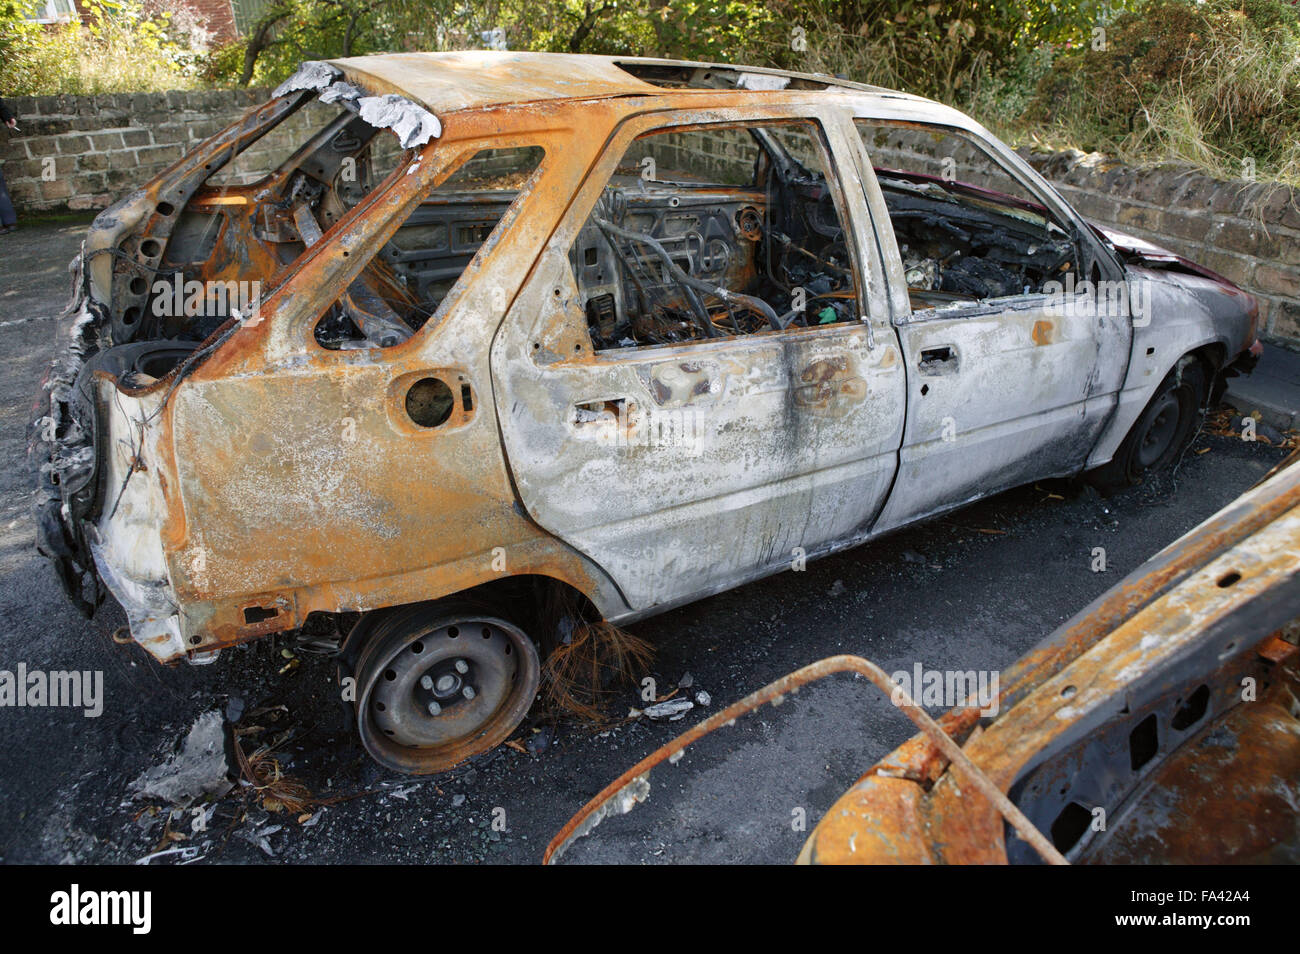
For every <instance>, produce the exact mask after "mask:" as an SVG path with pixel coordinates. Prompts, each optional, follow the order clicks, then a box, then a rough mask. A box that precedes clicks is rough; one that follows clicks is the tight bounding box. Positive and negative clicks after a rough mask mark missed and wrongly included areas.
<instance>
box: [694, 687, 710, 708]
mask: <svg viewBox="0 0 1300 954" xmlns="http://www.w3.org/2000/svg"><path fill="white" fill-rule="evenodd" d="M712 701H713V697H712V696H711V695H709V694H708V693H707V692H705V691H704V690H703V689H701V690H700V691H699V692H697V693H696V694H695V704H696V705H697V706H707V705H708V704H709V703H710V702H712Z"/></svg>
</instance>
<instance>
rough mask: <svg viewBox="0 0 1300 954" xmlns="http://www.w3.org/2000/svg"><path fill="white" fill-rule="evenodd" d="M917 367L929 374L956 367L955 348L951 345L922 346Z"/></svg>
mask: <svg viewBox="0 0 1300 954" xmlns="http://www.w3.org/2000/svg"><path fill="white" fill-rule="evenodd" d="M917 367H918V368H920V369H921V371H923V372H927V373H930V374H936V373H940V372H944V371H952V370H954V369H955V368H956V367H957V349H956V348H954V347H953V346H952V345H940V346H938V347H935V348H924V349H922V351H921V362H920V364H918V365H917Z"/></svg>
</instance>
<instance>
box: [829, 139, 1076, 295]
mask: <svg viewBox="0 0 1300 954" xmlns="http://www.w3.org/2000/svg"><path fill="white" fill-rule="evenodd" d="M855 122H856V125H857V127H858V132H859V134H860V135H861V137H862V141H863V145H864V146H865V147H866V149H867V152H868V154H869V155H870V156H871V157H872V163H873V166H874V168H875V172H876V178H877V180H878V181H879V183H880V188H881V191H882V193H883V194H884V198H885V205H886V206H887V207H888V209H889V218H890V223H891V224H892V226H893V229H894V236H895V238H896V240H897V242H898V251H899V254H900V255H901V256H902V259H903V269H904V275H905V277H906V280H907V288H908V295H909V297H910V299H911V302H912V308H913V310H914V311H921V310H925V309H932V308H942V307H961V306H962V305H966V304H971V303H978V302H982V301H986V300H991V299H998V298H1005V297H1009V296H1015V295H1033V294H1038V293H1042V292H1043V286H1044V285H1045V284H1046V283H1047V282H1049V281H1053V280H1055V281H1058V282H1061V283H1062V284H1065V283H1066V281H1067V279H1066V276H1067V275H1068V274H1069V273H1071V272H1074V273H1076V281H1077V280H1078V279H1079V277H1080V276H1078V275H1077V273H1078V271H1079V261H1078V258H1079V257H1078V245H1077V242H1076V239H1075V236H1074V235H1073V234H1072V233H1071V232H1070V231H1069V230H1067V229H1066V228H1064V227H1062V225H1061V224H1060V223H1058V222H1057V221H1056V219H1055V218H1054V217H1053V216H1052V214H1051V213H1050V212H1049V211H1048V210H1047V209H1045V208H1044V207H1043V206H1042V205H1041V204H1039V203H1038V201H1037V200H1036V199H1034V198H1033V197H1032V196H1031V195H1030V194H1029V193H1028V191H1027V190H1026V189H1025V188H1024V187H1023V186H1022V185H1021V184H1020V183H1019V181H1018V180H1016V179H1015V178H1014V177H1013V176H1011V175H1010V174H1009V173H1008V172H1007V171H1006V170H1005V169H1003V168H1002V166H1001V164H1000V163H999V162H998V161H997V160H996V159H994V158H993V157H992V156H990V155H989V154H988V153H986V152H985V151H984V150H983V149H982V148H981V147H980V146H979V145H978V144H977V143H976V142H975V141H974V140H973V139H971V138H970V137H968V136H967V135H965V134H964V133H959V132H958V131H956V130H947V129H941V128H939V127H922V126H919V125H917V124H914V123H901V122H899V123H889V122H883V121H879V122H878V121H867V120H856V121H855Z"/></svg>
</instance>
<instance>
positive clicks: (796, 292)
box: [570, 121, 857, 350]
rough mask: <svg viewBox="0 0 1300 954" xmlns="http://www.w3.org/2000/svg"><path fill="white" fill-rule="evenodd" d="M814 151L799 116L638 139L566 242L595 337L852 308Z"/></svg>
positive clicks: (712, 333)
mask: <svg viewBox="0 0 1300 954" xmlns="http://www.w3.org/2000/svg"><path fill="white" fill-rule="evenodd" d="M825 156H826V151H825V149H824V148H823V146H822V144H821V140H820V134H819V133H818V131H817V129H816V127H815V126H814V124H812V123H810V122H807V121H794V122H785V123H771V124H761V125H751V126H695V127H683V128H675V129H670V130H667V131H659V132H654V133H650V134H647V135H644V136H641V137H639V138H638V139H636V140H635V141H634V142H633V143H632V145H631V146H630V147H629V149H628V151H627V152H626V153H625V154H624V156H623V157H622V159H621V160H620V161H619V164H618V166H617V167H616V168H615V171H614V174H613V175H612V176H611V177H610V179H609V182H608V183H607V184H606V185H605V188H604V190H603V191H602V193H601V195H600V198H599V199H598V200H597V203H596V206H595V208H594V209H593V210H592V212H591V214H590V216H588V218H587V221H586V223H585V224H584V226H583V228H582V230H581V231H580V232H579V235H578V238H577V240H576V241H575V242H574V245H573V247H572V249H571V250H570V263H571V265H572V267H573V271H574V275H575V278H576V280H577V285H578V289H579V293H580V303H581V306H582V308H583V310H584V312H585V314H586V317H587V325H588V329H589V331H590V333H591V338H592V341H593V343H594V344H595V346H596V348H597V349H598V350H605V349H613V348H631V347H642V346H651V345H663V344H671V343H674V342H681V341H693V340H702V339H707V338H718V337H725V336H728V335H743V334H753V333H756V332H763V331H770V330H783V329H786V328H789V327H816V326H819V325H827V324H834V323H836V322H842V321H849V320H853V319H854V318H855V317H856V315H857V290H856V285H855V282H854V277H853V266H852V259H851V257H850V252H849V249H848V245H847V238H846V232H845V229H844V225H843V218H842V216H841V213H840V210H839V208H838V206H837V200H836V196H835V194H834V192H833V190H832V188H831V185H830V183H829V182H828V178H827V164H826V161H825Z"/></svg>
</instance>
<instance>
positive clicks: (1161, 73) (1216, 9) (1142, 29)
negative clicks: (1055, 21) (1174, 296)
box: [1027, 0, 1300, 179]
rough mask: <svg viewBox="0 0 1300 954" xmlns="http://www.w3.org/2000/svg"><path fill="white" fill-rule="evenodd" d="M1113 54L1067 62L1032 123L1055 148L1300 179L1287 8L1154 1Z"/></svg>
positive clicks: (1247, 1)
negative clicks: (1056, 140)
mask: <svg viewBox="0 0 1300 954" xmlns="http://www.w3.org/2000/svg"><path fill="white" fill-rule="evenodd" d="M1105 39H1106V43H1105V44H1104V49H1093V48H1092V46H1091V45H1083V46H1081V47H1077V48H1074V49H1069V50H1064V51H1062V52H1061V53H1060V55H1058V56H1057V57H1056V60H1055V64H1054V67H1053V69H1052V70H1051V72H1050V73H1048V74H1047V75H1045V76H1044V77H1043V78H1042V80H1041V81H1040V83H1039V87H1038V91H1037V95H1036V96H1035V97H1034V99H1033V101H1032V103H1031V104H1030V109H1029V110H1028V113H1027V119H1028V120H1029V121H1030V122H1031V123H1037V124H1039V125H1041V126H1042V127H1043V128H1044V130H1045V131H1046V133H1045V134H1046V135H1047V136H1048V137H1051V136H1056V137H1060V138H1064V139H1066V140H1070V141H1073V142H1074V143H1076V144H1077V145H1079V146H1081V147H1082V148H1085V149H1097V150H1101V151H1106V152H1115V153H1119V154H1121V155H1128V156H1134V157H1153V158H1164V159H1175V160H1182V161H1189V162H1193V163H1196V164H1197V165H1200V166H1204V167H1208V168H1210V169H1212V170H1214V171H1217V172H1219V173H1221V174H1223V175H1227V176H1240V175H1241V174H1242V173H1243V171H1245V170H1246V169H1248V168H1249V167H1250V164H1251V162H1253V163H1254V165H1255V167H1256V170H1257V171H1258V172H1259V173H1260V174H1268V175H1272V176H1275V177H1282V178H1292V179H1294V178H1296V177H1297V176H1300V13H1298V12H1297V8H1296V7H1295V6H1293V5H1291V4H1289V3H1283V2H1278V0H1206V2H1204V3H1196V2H1193V0H1147V2H1146V3H1144V4H1143V5H1142V6H1141V7H1140V8H1138V9H1136V10H1134V11H1132V12H1129V13H1125V14H1123V15H1121V16H1120V17H1118V18H1117V19H1116V20H1115V21H1114V23H1112V24H1111V25H1110V26H1109V28H1108V29H1107V34H1106V37H1105Z"/></svg>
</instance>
